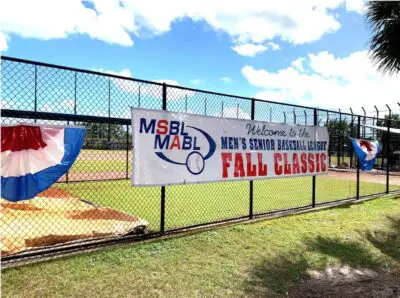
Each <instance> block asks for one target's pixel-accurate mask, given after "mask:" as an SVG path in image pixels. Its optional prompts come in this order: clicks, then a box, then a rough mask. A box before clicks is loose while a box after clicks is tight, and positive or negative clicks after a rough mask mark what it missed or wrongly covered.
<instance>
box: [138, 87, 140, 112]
mask: <svg viewBox="0 0 400 298" xmlns="http://www.w3.org/2000/svg"><path fill="white" fill-rule="evenodd" d="M138 106H139V108H140V85H139V94H138Z"/></svg>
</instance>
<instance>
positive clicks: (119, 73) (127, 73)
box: [93, 68, 132, 78]
mask: <svg viewBox="0 0 400 298" xmlns="http://www.w3.org/2000/svg"><path fill="white" fill-rule="evenodd" d="M93 70H94V71H98V72H103V73H108V74H112V75H116V76H122V77H128V78H131V77H132V72H131V71H130V70H129V69H127V68H125V69H123V70H121V71H113V70H106V69H103V68H97V69H93Z"/></svg>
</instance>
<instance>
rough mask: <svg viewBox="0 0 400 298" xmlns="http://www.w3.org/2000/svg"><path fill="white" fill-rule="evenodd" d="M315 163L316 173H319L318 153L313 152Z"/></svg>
mask: <svg viewBox="0 0 400 298" xmlns="http://www.w3.org/2000/svg"><path fill="white" fill-rule="evenodd" d="M315 159H316V160H315V164H316V166H317V173H319V171H320V165H321V164H320V160H319V153H315Z"/></svg>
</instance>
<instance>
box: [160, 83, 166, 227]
mask: <svg viewBox="0 0 400 298" xmlns="http://www.w3.org/2000/svg"><path fill="white" fill-rule="evenodd" d="M162 109H163V110H164V111H166V110H167V85H166V84H165V83H163V86H162ZM160 207H161V210H160V233H161V234H164V232H165V186H164V185H163V186H161V206H160Z"/></svg>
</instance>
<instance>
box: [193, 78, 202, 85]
mask: <svg viewBox="0 0 400 298" xmlns="http://www.w3.org/2000/svg"><path fill="white" fill-rule="evenodd" d="M202 81H203V80H202V79H192V80H190V83H192V84H193V85H198V84H200V83H201V82H202Z"/></svg>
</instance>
